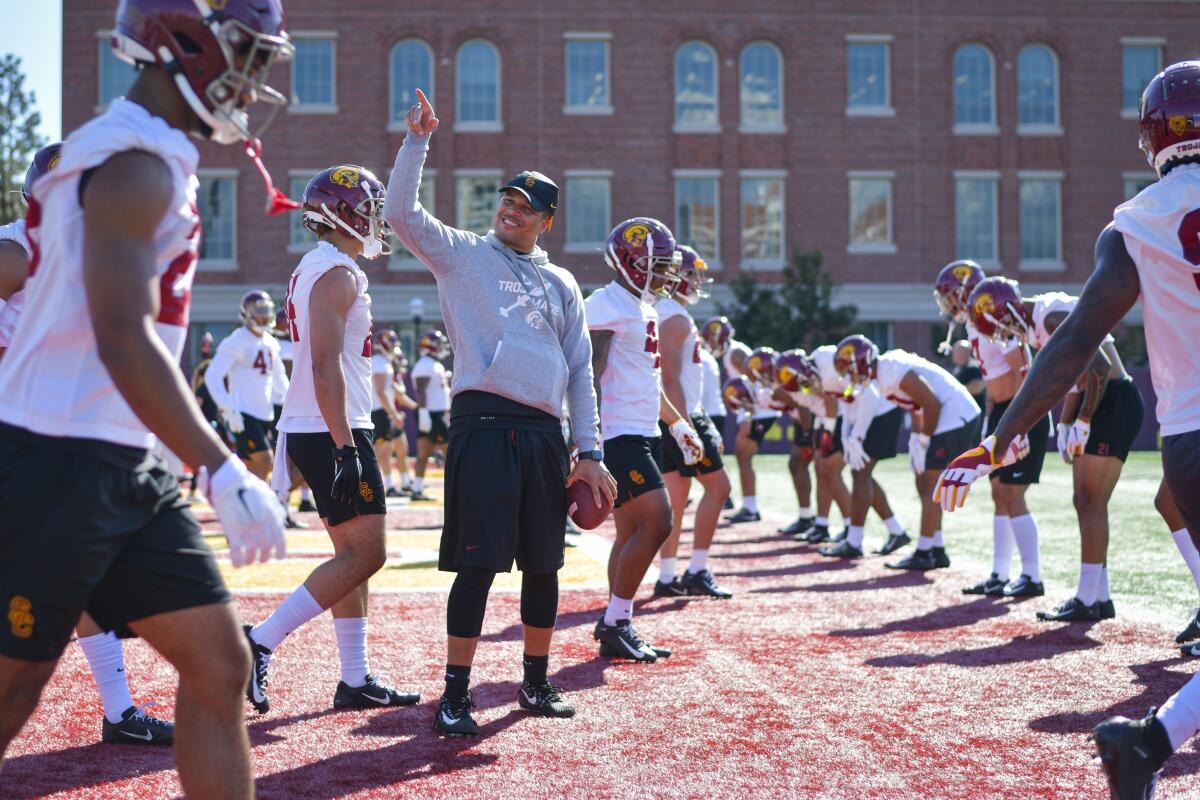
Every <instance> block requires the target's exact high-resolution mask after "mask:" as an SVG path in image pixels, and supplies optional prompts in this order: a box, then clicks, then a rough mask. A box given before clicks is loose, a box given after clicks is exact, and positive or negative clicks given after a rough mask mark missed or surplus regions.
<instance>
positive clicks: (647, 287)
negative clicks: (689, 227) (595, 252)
mask: <svg viewBox="0 0 1200 800" xmlns="http://www.w3.org/2000/svg"><path fill="white" fill-rule="evenodd" d="M604 261H605V263H606V264H608V266H609V267H611V268H612V269H614V270H615V271H616V272H617V274H618V275H620V276H621V277H622V278H624V279H625V282H626V283H627V284H629V286H630V287H631V288H632V289H633V290H634V291H636V292H638V293H639V294H640V296H641V299H642V301H643V302H645V303H650V304H654V303H657V302H658V301H659V300H661V299H662V298H664V297H670V296H671V294H672V293H674V291H675V286H676V284H678V283H679V267H680V265H681V264H682V263H683V256H682V254H681V253H680V252H679V251H678V250H676V249H675V236H674V234H672V233H671V230H670V229H669V228H668V227H667V226H666V225H663V224H662V223H661V222H659V221H658V220H656V219H651V218H650V217H634V218H633V219H627V220H625V221H624V222H622V223H621V224H619V225H617V227H615V228H613V229H612V232H611V233H610V234H608V243H607V245H606V246H605V249H604Z"/></svg>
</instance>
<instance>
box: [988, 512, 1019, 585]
mask: <svg viewBox="0 0 1200 800" xmlns="http://www.w3.org/2000/svg"><path fill="white" fill-rule="evenodd" d="M1014 544H1015V540H1014V539H1013V529H1012V522H1011V521H1010V520H1009V518H1008V517H1007V516H1003V515H1001V514H996V515H995V516H993V517H992V572H994V573H996V575H997V576H998V577H999V578H1000V579H1001V580H1005V581H1006V580H1008V573H1009V570H1010V569H1012V554H1013V545H1014Z"/></svg>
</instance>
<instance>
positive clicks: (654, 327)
mask: <svg viewBox="0 0 1200 800" xmlns="http://www.w3.org/2000/svg"><path fill="white" fill-rule="evenodd" d="M646 352H647V353H653V354H654V368H655V369H658V365H659V362H660V356H659V355H658V323H657V322H655V321H654V320H650V321H649V322H647V323H646Z"/></svg>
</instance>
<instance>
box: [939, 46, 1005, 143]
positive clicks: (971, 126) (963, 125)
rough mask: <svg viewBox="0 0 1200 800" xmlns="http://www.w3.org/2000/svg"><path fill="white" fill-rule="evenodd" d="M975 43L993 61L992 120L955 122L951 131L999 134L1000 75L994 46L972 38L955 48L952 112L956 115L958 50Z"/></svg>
mask: <svg viewBox="0 0 1200 800" xmlns="http://www.w3.org/2000/svg"><path fill="white" fill-rule="evenodd" d="M970 45H974V46H976V47H981V48H983V51H984V52H985V53H987V57H988V58H989V59H990V60H991V63H992V69H991V74H992V121H991V122H957V121H956V122H955V123H954V127H953V128H952V129H951V133H953V134H954V135H955V136H998V135H999V134H1000V124H999V118H998V117H997V113H998V110H997V106H996V85H997V83H998V76H997V75H996V54H995V53H994V52H992V48H990V47H988V46H987V45H986V44H984V43H983V42H980V41H976V40H971V41H967V42H962V43H961V44H959V45H958V47H955V48H954V52H953V53H952V54H951V56H950V113H951V115H956V110H955V106H954V57H955V56H957V55H958V51H959V50H961V49H963V48H964V47H967V46H970Z"/></svg>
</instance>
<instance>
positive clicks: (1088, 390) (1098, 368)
mask: <svg viewBox="0 0 1200 800" xmlns="http://www.w3.org/2000/svg"><path fill="white" fill-rule="evenodd" d="M1110 367H1111V364H1110V363H1109V360H1108V357H1107V356H1105V355H1104V351H1102V350H1101V351H1097V353H1096V357H1095V358H1094V359H1092V363H1091V364H1089V365H1088V369H1087V372H1085V373H1084V374H1083V382H1084V388H1083V398H1082V399H1081V400H1080V401H1079V413H1078V414H1076V415H1075V418H1076V419H1082V420H1083V421H1084V422H1091V419H1092V416H1093V415H1094V414H1095V413H1096V409H1097V408H1098V407H1099V406H1100V400H1101V399H1102V398H1103V397H1104V389H1105V388H1106V387H1107V386H1108V370H1109V368H1110Z"/></svg>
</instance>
